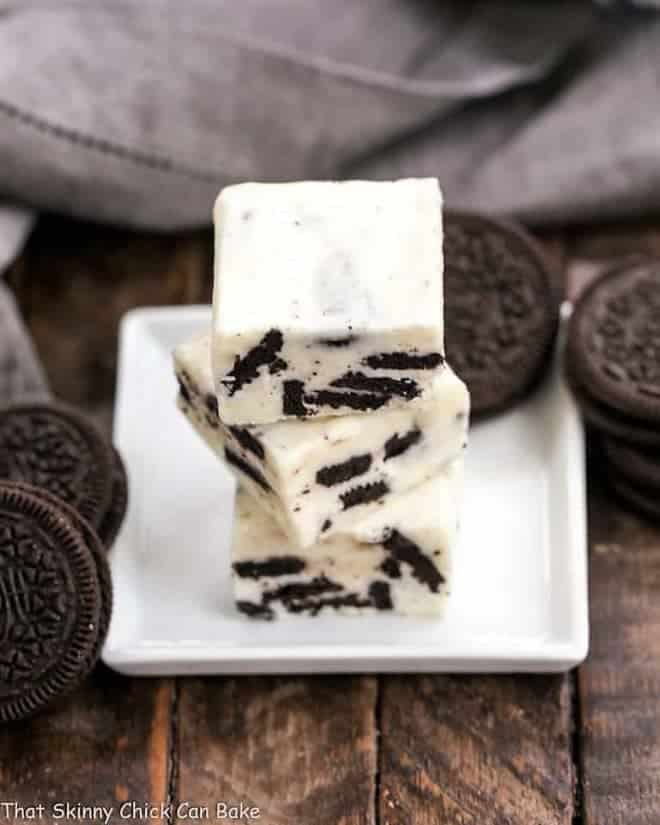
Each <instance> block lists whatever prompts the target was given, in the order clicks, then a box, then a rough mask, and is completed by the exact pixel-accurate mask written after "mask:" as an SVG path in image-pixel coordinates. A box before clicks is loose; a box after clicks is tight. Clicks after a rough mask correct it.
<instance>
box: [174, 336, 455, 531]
mask: <svg viewBox="0 0 660 825" xmlns="http://www.w3.org/2000/svg"><path fill="white" fill-rule="evenodd" d="M210 345H211V336H210V335H209V334H203V335H198V336H195V337H194V338H192V339H191V340H189V341H186V342H184V343H183V344H181V345H180V346H179V347H177V349H176V350H175V353H174V363H175V371H176V375H177V378H178V381H179V386H180V390H179V399H178V404H179V408H180V409H181V410H182V412H183V413H184V414H185V415H186V417H187V418H188V420H189V421H190V423H191V424H192V426H193V428H194V429H195V430H196V431H197V432H198V433H199V435H201V437H202V438H203V439H204V441H205V442H206V444H207V445H208V446H209V447H210V448H211V449H212V450H214V451H215V452H216V453H217V454H218V455H219V456H220V457H221V458H223V459H224V460H225V462H226V463H227V464H228V466H229V468H230V469H231V470H232V472H233V474H234V475H235V476H236V477H237V479H238V481H239V482H240V483H241V484H242V485H243V486H244V488H245V490H246V491H247V492H249V493H250V494H251V495H252V496H253V497H256V498H257V499H258V500H259V503H260V504H261V506H262V507H264V508H265V509H266V510H267V511H268V512H269V513H270V515H271V517H272V518H273V519H274V520H275V521H277V523H278V524H279V525H280V528H281V529H282V530H283V531H284V532H285V533H286V535H287V536H288V537H289V540H290V542H291V543H292V544H293V545H294V546H299V547H306V546H309V545H313V544H315V543H317V542H318V541H320V540H321V539H322V538H323V539H326V538H328V537H329V536H332V535H333V534H334V533H335V532H337V531H338V530H342V529H344V528H346V526H347V525H349V524H351V523H353V522H354V521H357V520H358V519H360V518H362V517H363V516H364V515H365V513H366V512H368V510H369V509H370V508H372V509H373V508H374V507H380V506H382V505H383V503H387V501H388V500H389V499H390V498H391V497H392V496H396V495H397V494H398V493H400V492H403V491H405V490H407V489H409V488H410V487H413V486H414V485H415V484H419V483H420V482H421V481H423V480H424V479H425V478H428V477H429V476H431V475H433V474H434V473H436V472H438V471H439V470H440V469H441V468H442V467H443V466H444V465H446V464H447V463H448V462H449V461H451V460H452V459H454V458H456V457H457V456H458V455H460V454H461V453H462V450H463V449H464V448H465V446H466V445H467V431H468V419H469V408H470V398H469V394H468V391H467V388H466V386H465V384H464V383H463V382H462V381H461V380H460V379H459V378H457V377H456V375H455V374H454V373H453V372H452V371H451V369H450V368H449V366H445V367H444V368H443V369H442V370H440V371H439V372H438V373H437V374H436V375H435V378H434V381H433V384H432V386H431V388H430V390H429V393H428V398H427V399H425V400H423V401H419V400H418V401H414V402H412V403H410V404H407V405H406V406H405V407H403V408H398V409H390V410H384V411H381V412H376V413H373V414H372V415H369V416H366V415H359V414H353V415H347V416H334V417H325V418H311V419H306V420H303V421H276V422H273V423H271V424H251V425H244V426H239V425H237V424H230V425H227V424H225V423H224V421H222V419H221V414H222V411H221V410H220V411H219V409H218V404H217V400H216V397H215V393H214V387H213V379H212V375H211V357H210Z"/></svg>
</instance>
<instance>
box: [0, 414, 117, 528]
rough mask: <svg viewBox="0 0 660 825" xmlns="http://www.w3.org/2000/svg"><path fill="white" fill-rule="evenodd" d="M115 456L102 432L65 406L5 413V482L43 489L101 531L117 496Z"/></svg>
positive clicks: (0, 468) (0, 423) (0, 454)
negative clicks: (112, 497)
mask: <svg viewBox="0 0 660 825" xmlns="http://www.w3.org/2000/svg"><path fill="white" fill-rule="evenodd" d="M112 467H113V463H112V454H111V451H110V447H109V445H108V444H107V443H106V441H105V440H104V438H103V436H102V435H101V434H100V433H99V432H98V430H97V429H96V427H95V426H94V425H93V424H92V423H90V421H89V420H88V419H87V418H85V417H84V416H83V415H81V414H80V413H79V412H77V411H76V410H74V409H72V408H70V407H67V406H65V405H63V404H15V405H13V406H10V407H5V408H4V409H2V410H0V478H3V479H8V480H10V481H22V482H25V483H26V484H33V485H34V486H35V487H41V488H43V489H45V490H47V491H48V492H50V493H52V494H53V495H56V496H57V497H58V498H60V499H62V500H63V501H65V502H66V503H67V504H70V505H71V506H72V507H75V509H76V510H78V512H79V513H80V514H81V515H82V516H83V517H84V518H85V519H87V521H88V522H89V523H90V524H91V525H92V526H93V527H94V528H97V527H98V526H99V524H100V522H101V519H102V518H103V516H104V514H105V513H106V512H107V511H108V508H109V506H110V498H111V494H112V482H113V471H112Z"/></svg>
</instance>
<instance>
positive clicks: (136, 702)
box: [0, 667, 174, 823]
mask: <svg viewBox="0 0 660 825" xmlns="http://www.w3.org/2000/svg"><path fill="white" fill-rule="evenodd" d="M173 689H174V687H173V682H172V681H171V680H167V681H159V682H150V681H139V680H131V679H126V678H124V677H122V676H119V675H118V674H115V673H112V672H111V671H109V670H107V669H106V668H103V667H100V668H97V670H96V671H95V673H94V675H93V676H92V678H91V679H90V680H89V681H88V682H87V683H86V684H85V685H84V686H83V687H81V688H80V689H79V690H78V691H76V693H74V694H72V695H71V696H70V697H67V699H66V700H63V701H62V702H60V703H59V704H58V705H57V706H56V707H54V708H53V709H52V710H50V711H49V712H48V713H47V714H45V715H43V716H40V717H38V718H36V719H34V720H31V721H28V722H22V723H17V724H16V725H15V726H12V727H3V728H1V729H0V799H2V800H3V801H11V802H16V803H17V804H19V805H24V806H28V805H35V804H37V803H42V804H43V805H45V806H46V812H45V814H44V816H43V817H42V818H41V819H40V820H39V821H40V822H43V823H50V822H56V821H58V820H57V817H56V814H57V809H55V808H54V805H55V804H56V803H58V802H59V803H62V802H64V803H66V802H71V803H79V804H81V805H103V806H105V807H112V808H113V809H114V813H113V816H112V818H111V819H110V822H112V823H120V822H126V821H131V820H130V818H129V819H128V820H127V819H126V817H122V815H121V814H122V811H121V805H122V803H124V802H126V801H128V800H139V801H140V802H147V803H149V804H153V805H156V806H160V805H161V804H166V802H167V798H168V792H169V788H168V770H169V767H168V765H169V763H168V752H169V736H170V708H171V704H172V695H173ZM0 819H1V820H2V822H7V823H21V822H23V823H24V822H25V816H23V815H21V812H20V811H17V810H15V811H11V810H4V809H3V810H0ZM59 821H62V819H61V818H60V820H59ZM85 821H91V820H85Z"/></svg>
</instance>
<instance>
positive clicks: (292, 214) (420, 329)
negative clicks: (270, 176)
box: [212, 178, 444, 424]
mask: <svg viewBox="0 0 660 825" xmlns="http://www.w3.org/2000/svg"><path fill="white" fill-rule="evenodd" d="M214 220H215V237H216V250H215V287H214V295H213V346H212V357H213V373H214V379H215V385H216V390H217V394H218V400H219V402H220V408H221V410H222V418H223V420H224V421H225V423H227V424H258V423H267V422H270V421H277V420H278V419H281V418H304V417H307V416H311V415H317V414H319V415H344V414H349V413H355V412H370V411H373V410H380V409H384V408H387V407H400V406H403V405H405V404H406V403H407V402H408V401H410V400H412V399H414V398H422V399H423V398H424V397H425V396H426V394H427V393H428V391H429V388H430V387H431V384H432V382H433V378H434V377H435V375H436V374H437V372H438V371H439V370H441V369H442V367H443V365H444V343H443V288H442V274H443V259H442V195H441V192H440V188H439V186H438V183H437V181H436V180H435V179H432V178H427V179H419V180H413V179H410V180H399V181H393V182H370V181H347V182H340V183H334V182H301V183H286V184H261V183H245V184H241V185H238V186H230V187H227V188H226V189H224V190H223V191H222V192H221V193H220V196H219V197H218V200H217V201H216V205H215V210H214Z"/></svg>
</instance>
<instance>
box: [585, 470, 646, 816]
mask: <svg viewBox="0 0 660 825" xmlns="http://www.w3.org/2000/svg"><path fill="white" fill-rule="evenodd" d="M590 483H591V493H590V501H591V513H590V523H591V622H592V625H591V653H590V655H589V659H588V660H587V663H586V664H585V665H584V666H583V667H582V668H581V670H580V674H579V689H580V713H581V718H582V725H583V728H582V730H583V736H582V742H581V754H582V774H583V780H584V792H583V795H584V822H585V825H657V823H658V822H660V767H659V766H660V529H659V528H658V527H657V526H654V525H652V524H650V523H648V522H645V521H644V520H643V519H641V518H639V517H638V516H636V515H634V514H632V513H629V512H627V511H626V509H625V508H623V507H622V506H620V505H619V504H618V503H617V502H616V501H615V500H613V498H612V496H611V494H610V493H609V491H608V490H607V489H606V488H604V486H603V485H602V483H600V482H599V481H598V480H597V477H596V472H595V467H594V465H593V462H592V473H591V476H590Z"/></svg>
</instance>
